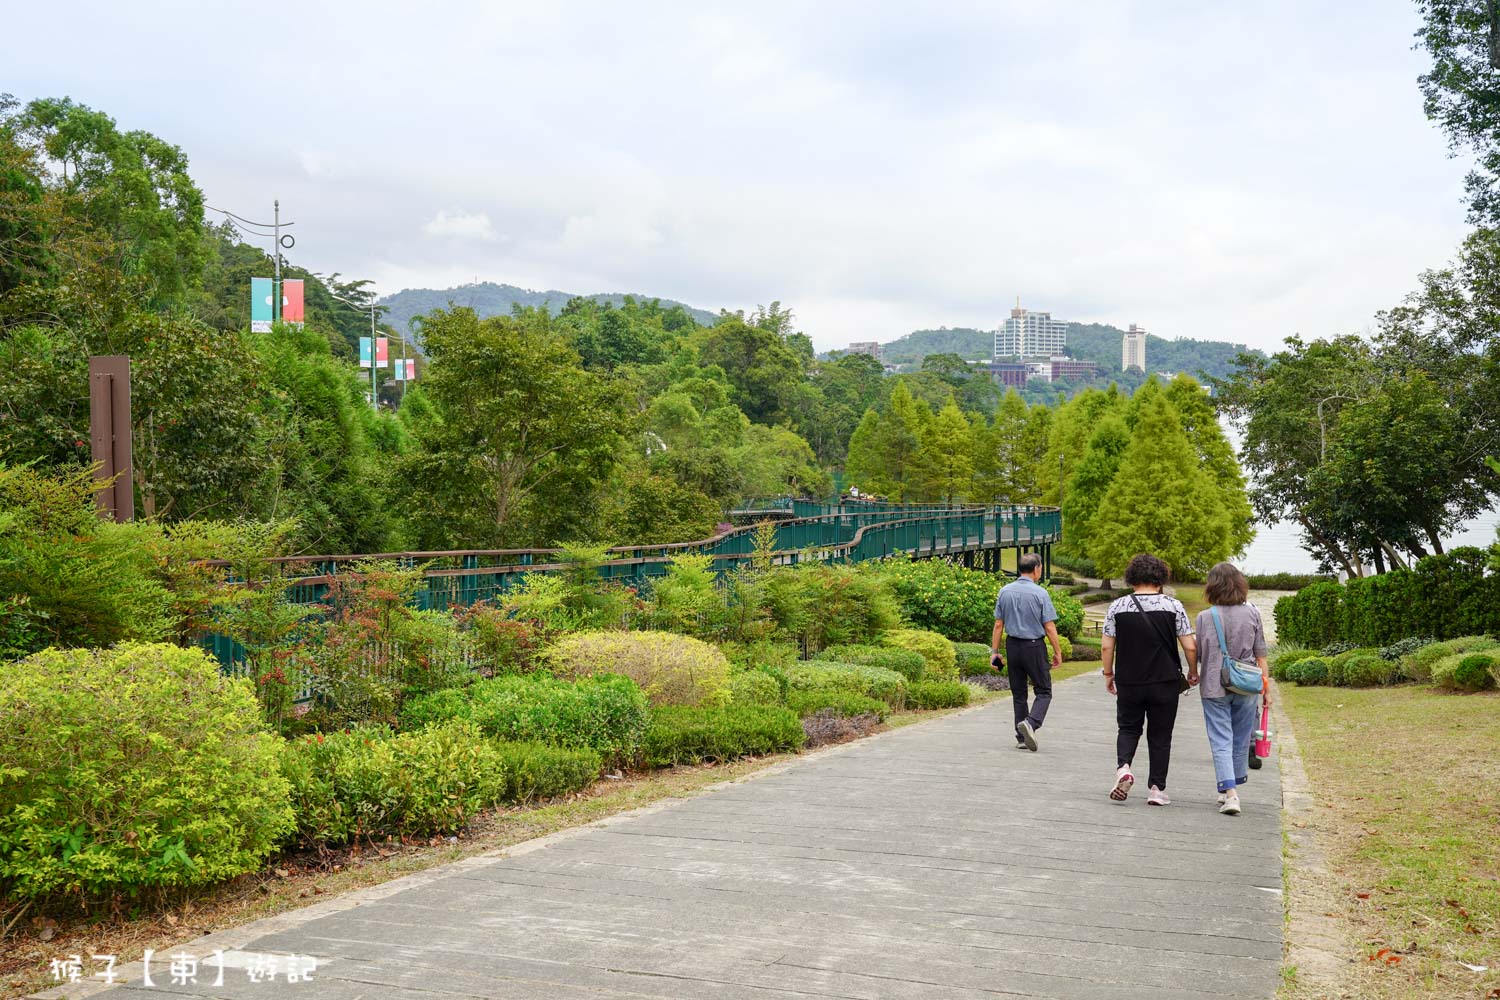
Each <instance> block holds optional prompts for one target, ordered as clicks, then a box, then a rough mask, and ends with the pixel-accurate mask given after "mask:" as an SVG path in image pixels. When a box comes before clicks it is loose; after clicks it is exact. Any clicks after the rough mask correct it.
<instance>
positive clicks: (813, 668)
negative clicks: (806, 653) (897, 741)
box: [786, 660, 907, 708]
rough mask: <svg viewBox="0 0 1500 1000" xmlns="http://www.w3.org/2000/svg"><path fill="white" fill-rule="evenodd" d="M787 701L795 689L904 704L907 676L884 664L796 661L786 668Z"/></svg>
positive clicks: (893, 705) (893, 704) (900, 705)
mask: <svg viewBox="0 0 1500 1000" xmlns="http://www.w3.org/2000/svg"><path fill="white" fill-rule="evenodd" d="M786 679H787V686H788V690H787V701H788V702H790V701H791V699H792V695H793V693H794V692H797V691H814V690H819V691H847V692H849V693H850V694H862V695H864V696H865V697H867V698H879V699H880V700H881V701H883V702H885V703H886V704H888V705H890V706H891V707H892V708H901V707H903V706H904V705H905V704H906V687H907V685H906V678H905V677H902V676H901V675H900V674H898V673H896V672H895V671H894V670H886V669H885V668H884V667H867V666H865V665H863V664H859V663H829V662H825V661H822V660H817V661H809V662H806V663H801V664H798V665H797V666H795V667H793V668H792V669H790V670H788V671H787V672H786Z"/></svg>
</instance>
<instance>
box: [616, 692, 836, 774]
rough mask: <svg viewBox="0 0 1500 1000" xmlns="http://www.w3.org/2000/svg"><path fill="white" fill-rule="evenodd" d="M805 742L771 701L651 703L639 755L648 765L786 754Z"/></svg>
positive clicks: (795, 723) (791, 718) (792, 715)
mask: <svg viewBox="0 0 1500 1000" xmlns="http://www.w3.org/2000/svg"><path fill="white" fill-rule="evenodd" d="M806 741H807V737H806V734H805V733H804V732H803V731H802V722H801V720H800V719H798V717H797V713H796V712H793V711H791V710H790V709H785V708H778V707H775V706H771V705H729V706H726V707H722V708H657V709H653V710H652V712H651V725H650V727H649V728H648V729H647V731H646V738H645V743H644V747H643V750H642V760H643V761H644V762H645V764H646V765H647V766H648V767H668V766H670V765H673V764H698V763H702V762H704V761H726V760H734V759H736V758H738V757H753V756H763V755H765V754H770V753H788V752H791V751H794V750H797V749H800V748H801V747H802V745H803V744H804V743H805V742H806Z"/></svg>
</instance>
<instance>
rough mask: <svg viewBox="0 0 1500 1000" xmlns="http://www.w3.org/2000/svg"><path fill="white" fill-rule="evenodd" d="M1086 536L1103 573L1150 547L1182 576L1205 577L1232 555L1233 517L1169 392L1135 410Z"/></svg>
mask: <svg viewBox="0 0 1500 1000" xmlns="http://www.w3.org/2000/svg"><path fill="white" fill-rule="evenodd" d="M1088 540H1089V551H1090V553H1091V554H1092V556H1093V558H1094V561H1095V562H1096V563H1097V564H1098V566H1099V572H1101V573H1102V574H1104V575H1105V576H1119V575H1120V574H1121V573H1122V572H1123V571H1124V569H1125V564H1126V563H1128V562H1129V561H1130V559H1131V557H1132V556H1134V555H1136V554H1137V553H1140V552H1149V553H1151V554H1153V555H1155V556H1158V557H1160V558H1162V559H1164V560H1166V562H1167V565H1169V566H1171V567H1172V569H1173V572H1174V573H1175V575H1176V577H1177V578H1178V579H1189V580H1191V579H1202V578H1203V575H1204V574H1206V573H1207V572H1208V570H1209V568H1210V567H1211V566H1213V564H1214V563H1217V562H1220V561H1221V560H1223V559H1225V558H1227V557H1228V556H1229V519H1228V517H1227V516H1226V515H1225V513H1224V510H1223V509H1222V507H1221V505H1220V503H1219V499H1218V495H1217V493H1216V491H1215V490H1214V488H1213V485H1212V483H1210V482H1209V479H1208V476H1207V474H1206V473H1205V472H1204V471H1203V469H1202V468H1201V467H1200V466H1199V464H1198V456H1197V453H1196V452H1195V451H1194V450H1193V446H1192V443H1191V442H1190V441H1188V438H1187V435H1186V434H1185V433H1184V432H1183V430H1182V426H1181V423H1180V422H1179V419H1178V416H1177V413H1176V412H1175V411H1174V410H1173V409H1172V404H1171V403H1169V402H1167V400H1166V397H1165V394H1158V395H1157V396H1156V397H1155V398H1153V399H1151V400H1150V401H1149V402H1148V403H1147V404H1146V405H1145V406H1144V407H1142V408H1141V409H1140V411H1139V412H1138V413H1137V414H1136V425H1135V430H1134V431H1133V432H1132V434H1131V438H1130V447H1129V448H1127V449H1126V451H1125V455H1124V457H1123V458H1122V459H1121V461H1120V468H1119V470H1118V471H1117V472H1116V473H1115V476H1114V479H1113V480H1112V481H1111V483H1110V487H1109V489H1108V490H1107V491H1106V492H1105V494H1104V499H1103V500H1102V501H1101V502H1100V505H1099V509H1098V511H1097V512H1096V513H1095V514H1094V517H1093V519H1092V521H1091V522H1090V525H1089V533H1088Z"/></svg>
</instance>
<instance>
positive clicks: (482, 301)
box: [380, 281, 719, 330]
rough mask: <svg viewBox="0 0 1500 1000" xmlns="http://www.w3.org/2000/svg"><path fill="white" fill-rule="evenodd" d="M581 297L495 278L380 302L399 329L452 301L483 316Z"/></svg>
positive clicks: (606, 296) (603, 296)
mask: <svg viewBox="0 0 1500 1000" xmlns="http://www.w3.org/2000/svg"><path fill="white" fill-rule="evenodd" d="M577 297H578V296H577V295H575V294H573V293H572V292H559V291H557V290H556V289H549V290H548V291H545V292H538V291H533V290H532V289H530V288H517V287H516V286H515V285H497V284H495V282H493V281H482V282H479V283H477V284H473V285H459V286H458V287H457V288H406V289H403V290H401V291H399V292H397V293H395V294H394V295H387V296H385V297H384V298H382V299H381V300H380V304H381V305H383V306H385V307H387V308H388V309H390V312H389V313H388V314H387V316H386V321H387V322H389V323H390V324H391V325H392V326H394V327H395V328H396V329H398V330H405V329H407V323H408V322H410V320H411V318H412V317H413V316H422V315H425V314H427V313H429V312H431V311H432V310H434V309H446V308H447V307H448V305H449V303H452V304H453V305H456V306H468V307H469V308H470V309H473V310H474V311H475V312H476V313H478V314H479V315H480V317H481V318H482V317H485V316H498V315H502V314H508V313H509V312H510V311H511V308H512V307H513V306H515V305H518V304H519V305H522V306H530V307H533V308H542V309H546V310H547V311H548V312H550V313H553V314H554V315H556V314H557V313H559V312H561V311H562V307H563V306H565V305H567V304H568V300H569V299H573V298H577ZM583 297H584V298H587V299H592V300H594V301H595V302H608V303H610V304H611V305H614V306H619V305H623V304H624V302H625V298H626V296H625V293H621V292H600V293H597V294H594V295H585V296H583ZM631 298H634V299H635V300H636V301H638V302H649V301H651V299H652V298H653V296H650V295H633V296H631ZM661 304H662V308H664V309H670V308H672V307H673V306H677V305H681V306H682V307H683V308H684V309H686V310H687V313H688V315H689V316H691V317H693V319H695V320H697V321H698V322H699V323H702V324H704V325H705V326H711V325H712V324H713V323H714V322H715V321H717V320H718V318H719V316H718V314H717V313H712V312H709V311H708V310H707V309H694V308H693V307H692V306H689V305H684V304H683V303H680V302H674V301H672V300H671V299H662V300H661Z"/></svg>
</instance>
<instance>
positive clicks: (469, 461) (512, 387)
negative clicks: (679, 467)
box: [395, 309, 630, 548]
mask: <svg viewBox="0 0 1500 1000" xmlns="http://www.w3.org/2000/svg"><path fill="white" fill-rule="evenodd" d="M423 335H424V337H425V340H426V347H427V353H428V359H429V362H428V367H427V376H426V378H425V380H424V382H423V392H424V394H425V396H426V397H427V399H428V401H429V402H430V404H431V417H430V419H428V420H425V421H423V422H421V423H420V424H418V425H417V426H416V427H415V428H414V432H415V434H414V436H415V442H414V447H413V449H412V451H411V453H410V454H408V455H405V456H403V457H402V458H401V460H400V461H399V462H398V463H397V465H396V469H395V479H396V483H397V486H396V492H397V494H398V496H399V497H400V498H401V502H402V507H403V509H404V510H406V511H408V512H410V513H409V517H410V519H411V523H412V527H413V529H414V533H415V534H416V536H417V539H418V541H419V543H420V544H422V545H423V546H424V547H434V548H453V547H464V546H472V547H496V546H525V545H540V544H548V543H552V542H557V541H559V540H563V539H566V538H572V537H577V536H578V535H579V534H580V532H579V531H578V530H577V529H578V525H580V524H589V523H591V522H592V514H591V511H592V510H593V509H594V506H595V503H594V501H595V497H596V492H597V490H598V488H599V484H600V483H602V482H603V481H605V480H606V479H607V478H608V476H609V473H610V471H611V469H612V468H613V467H614V465H615V462H616V460H617V455H618V453H619V451H620V449H621V448H622V447H623V446H624V439H625V436H626V434H627V433H628V431H629V429H630V420H629V419H628V418H627V415H626V413H625V411H624V407H623V405H622V399H621V394H620V393H619V392H618V391H616V390H617V387H616V386H614V385H613V384H612V383H611V382H610V381H609V379H607V378H606V377H605V376H602V375H599V374H597V373H594V372H590V371H587V370H585V369H584V367H583V365H582V363H581V360H580V359H579V357H578V354H577V352H575V351H574V350H573V349H572V347H570V346H569V345H568V343H567V341H566V340H565V339H564V338H563V337H562V336H561V335H560V334H559V333H558V332H557V331H554V330H553V329H552V328H551V323H550V320H549V319H548V317H547V314H546V313H545V312H535V311H529V312H524V313H522V314H521V315H517V316H496V317H491V318H489V319H485V320H481V319H479V317H478V316H476V315H475V314H474V312H473V310H470V309H452V310H447V311H444V310H438V311H437V312H434V313H432V314H431V315H430V316H429V317H428V319H427V321H426V322H425V323H424V324H423Z"/></svg>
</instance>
